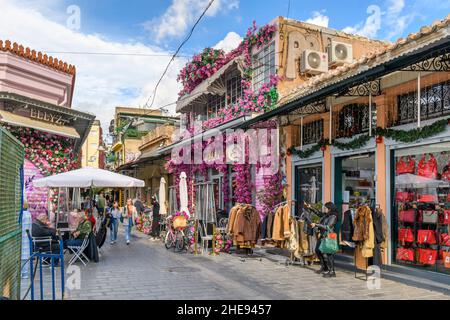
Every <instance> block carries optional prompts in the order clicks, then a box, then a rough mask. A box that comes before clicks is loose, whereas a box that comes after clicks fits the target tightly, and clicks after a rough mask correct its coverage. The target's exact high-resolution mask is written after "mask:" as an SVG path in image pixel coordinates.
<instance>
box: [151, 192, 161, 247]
mask: <svg viewBox="0 0 450 320" xmlns="http://www.w3.org/2000/svg"><path fill="white" fill-rule="evenodd" d="M152 205H153V219H152V232H151V238H150V239H151V240H152V241H156V240H159V220H160V217H161V215H160V214H159V202H158V201H157V200H156V197H154V196H153V197H152Z"/></svg>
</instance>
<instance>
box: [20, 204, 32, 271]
mask: <svg viewBox="0 0 450 320" xmlns="http://www.w3.org/2000/svg"><path fill="white" fill-rule="evenodd" d="M31 223H32V220H31V213H30V211H28V204H27V202H26V201H24V203H23V212H22V256H21V259H22V279H28V278H29V277H30V261H28V259H29V258H30V240H29V238H28V234H27V230H28V231H29V232H30V233H31ZM30 235H31V234H30Z"/></svg>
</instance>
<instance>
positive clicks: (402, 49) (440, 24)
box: [279, 14, 450, 106]
mask: <svg viewBox="0 0 450 320" xmlns="http://www.w3.org/2000/svg"><path fill="white" fill-rule="evenodd" d="M449 25H450V14H449V15H448V16H447V17H446V18H445V19H443V20H436V21H434V22H433V23H432V24H431V25H429V26H424V27H422V28H421V29H420V30H419V32H416V33H410V34H409V35H408V36H407V37H406V38H400V39H398V40H397V41H396V42H395V43H392V44H391V45H388V46H387V47H386V48H381V49H378V50H377V51H375V52H371V53H369V54H367V55H365V56H362V57H361V58H359V59H358V60H356V61H354V62H352V63H349V64H345V65H342V66H340V67H338V68H336V69H333V70H329V71H328V72H326V73H322V74H320V75H317V76H314V77H312V78H310V79H309V80H308V81H306V82H304V83H302V85H300V86H299V87H296V88H294V89H292V90H291V91H289V92H288V93H286V94H285V95H284V96H283V97H281V98H280V102H279V106H283V105H286V104H288V103H290V102H293V101H295V100H297V99H299V98H301V97H304V96H306V95H308V94H310V93H313V92H315V91H317V90H319V89H321V88H324V87H326V86H329V85H332V84H334V83H338V82H340V81H342V80H344V79H346V78H349V77H351V76H354V75H356V74H359V73H362V72H364V71H367V70H369V69H371V68H373V67H376V66H378V65H380V64H382V63H385V62H387V61H390V60H393V59H394V58H398V57H400V56H402V55H403V54H405V53H406V52H407V51H408V50H409V49H410V46H411V45H414V46H415V48H417V47H419V46H421V44H422V42H421V41H422V40H423V41H424V42H426V40H427V37H429V38H430V41H433V35H435V34H436V33H437V32H438V31H441V30H442V29H444V28H446V27H448V26H449ZM445 35H446V36H449V34H448V33H446V34H445Z"/></svg>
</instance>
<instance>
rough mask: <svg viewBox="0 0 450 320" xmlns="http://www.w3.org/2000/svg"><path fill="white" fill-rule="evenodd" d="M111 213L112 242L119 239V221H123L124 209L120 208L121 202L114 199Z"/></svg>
mask: <svg viewBox="0 0 450 320" xmlns="http://www.w3.org/2000/svg"><path fill="white" fill-rule="evenodd" d="M109 213H110V219H111V220H110V229H111V237H110V239H111V244H114V243H116V241H117V232H118V230H119V221H123V219H121V217H122V210H120V208H119V203H118V202H117V201H114V203H113V207H112V208H111V209H110V211H109Z"/></svg>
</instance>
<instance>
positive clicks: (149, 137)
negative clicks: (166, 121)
mask: <svg viewBox="0 0 450 320" xmlns="http://www.w3.org/2000/svg"><path fill="white" fill-rule="evenodd" d="M172 133H173V127H172V126H168V125H164V126H159V127H156V128H155V129H153V130H151V131H149V132H148V133H147V134H146V135H145V136H143V137H142V145H144V144H147V143H149V142H151V141H153V140H155V139H157V138H161V137H164V138H171V136H172Z"/></svg>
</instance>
